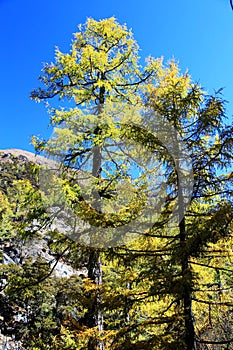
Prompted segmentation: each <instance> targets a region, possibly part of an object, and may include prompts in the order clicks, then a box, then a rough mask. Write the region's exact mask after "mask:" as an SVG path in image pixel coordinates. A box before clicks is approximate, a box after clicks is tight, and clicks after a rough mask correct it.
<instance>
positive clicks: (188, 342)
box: [179, 218, 195, 350]
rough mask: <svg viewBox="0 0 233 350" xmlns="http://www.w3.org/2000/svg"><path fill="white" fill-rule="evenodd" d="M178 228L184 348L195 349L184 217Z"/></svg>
mask: <svg viewBox="0 0 233 350" xmlns="http://www.w3.org/2000/svg"><path fill="white" fill-rule="evenodd" d="M179 228H180V244H181V246H182V250H183V259H182V262H181V269H182V278H183V283H184V285H183V307H184V328H185V336H184V339H185V346H186V350H195V331H194V324H193V313H192V286H191V280H190V271H189V264H188V256H187V254H186V252H185V248H186V247H185V246H186V232H185V218H183V219H182V220H181V222H180V225H179Z"/></svg>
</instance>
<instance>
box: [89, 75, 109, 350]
mask: <svg viewBox="0 0 233 350" xmlns="http://www.w3.org/2000/svg"><path fill="white" fill-rule="evenodd" d="M101 78H102V79H103V77H101ZM104 95H105V88H104V86H102V87H101V88H100V93H99V104H98V106H97V115H98V117H99V118H101V110H102V108H103V106H104ZM94 134H96V135H100V134H101V129H100V128H99V126H97V127H96V129H95V130H94ZM92 154H93V161H92V176H93V177H95V178H99V179H100V178H101V158H102V157H101V148H100V147H99V146H95V147H94V148H93V151H92ZM93 199H94V203H95V205H94V207H95V209H96V210H97V211H101V203H100V198H99V195H98V192H97V191H95V189H94V190H93ZM91 240H92V237H91ZM88 277H89V278H90V280H91V281H93V282H94V284H95V285H96V286H97V288H96V292H95V298H94V301H93V303H92V305H91V306H90V308H89V309H88V312H87V315H86V319H87V320H88V326H89V327H90V328H94V327H97V328H98V331H99V333H100V334H101V332H102V331H103V329H104V321H103V312H102V307H101V304H102V298H101V290H100V288H99V287H100V286H101V285H102V277H103V272H102V262H101V257H100V251H99V249H98V248H92V250H91V252H90V255H89V263H88ZM88 350H104V343H103V342H102V341H101V340H97V339H95V338H93V337H91V338H90V339H89V342H88Z"/></svg>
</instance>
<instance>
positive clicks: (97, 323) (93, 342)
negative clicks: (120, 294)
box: [86, 248, 104, 350]
mask: <svg viewBox="0 0 233 350" xmlns="http://www.w3.org/2000/svg"><path fill="white" fill-rule="evenodd" d="M88 277H89V278H90V279H91V280H92V281H93V282H94V283H95V285H96V286H100V285H101V284H102V263H101V259H100V252H99V250H97V249H94V248H93V249H92V250H91V252H90V255H89V263H88ZM101 301H102V300H101V294H100V289H99V288H96V292H95V297H94V301H93V303H92V305H91V306H90V308H89V309H88V312H87V314H86V320H87V326H88V327H89V328H94V327H98V331H99V332H102V331H103V313H102V310H101ZM96 349H98V350H104V344H103V342H101V341H99V340H97V339H95V338H92V337H91V338H90V340H89V342H88V350H96Z"/></svg>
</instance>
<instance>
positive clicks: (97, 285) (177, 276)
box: [31, 18, 233, 350]
mask: <svg viewBox="0 0 233 350" xmlns="http://www.w3.org/2000/svg"><path fill="white" fill-rule="evenodd" d="M40 80H41V83H42V87H40V88H38V89H35V90H34V91H33V92H32V95H31V96H32V98H33V99H35V100H37V101H46V102H48V101H50V100H54V101H55V102H54V106H53V107H51V109H50V113H51V124H52V125H53V126H55V133H54V135H53V137H52V138H51V139H50V140H47V141H46V140H38V139H36V138H34V143H35V146H36V148H37V150H39V151H44V152H45V153H47V154H48V155H50V156H52V157H54V158H55V159H58V160H59V161H60V163H62V166H63V167H62V170H61V176H60V180H59V181H60V184H61V186H60V187H59V186H58V189H59V190H60V191H61V193H64V195H65V197H66V200H67V201H68V203H69V205H70V208H71V209H72V210H71V212H72V213H71V216H72V215H73V212H74V213H75V214H77V217H79V218H81V219H82V222H83V223H84V224H83V227H81V226H80V225H77V226H76V232H75V233H74V234H73V236H72V235H71V237H73V239H74V240H77V241H79V242H81V244H83V245H85V244H86V245H87V246H89V248H88V249H87V250H88V252H89V261H88V277H89V279H90V280H91V281H92V284H93V286H94V287H93V286H92V287H93V288H92V289H91V292H90V294H89V296H90V301H91V302H89V303H88V307H87V311H86V313H85V315H84V316H83V317H82V325H83V326H84V327H87V329H88V332H87V333H86V334H87V335H88V337H89V340H88V344H87V348H88V350H94V349H99V350H103V349H104V347H106V348H108V347H109V346H111V349H122V348H123V349H144V350H145V349H148V350H149V349H164V350H168V349H174V348H176V349H186V350H195V349H196V348H197V344H201V341H202V342H203V344H204V340H203V339H201V337H200V339H199V336H198V334H197V333H198V332H197V326H196V324H198V322H197V321H195V322H194V319H195V320H196V318H195V317H194V316H195V315H194V311H193V309H195V310H196V309H197V308H198V306H197V305H196V304H197V303H198V302H200V298H199V297H198V296H199V295H198V290H197V289H198V288H197V285H198V281H199V280H200V279H199V278H198V273H199V271H198V270H197V269H196V270H195V266H199V265H198V264H205V265H208V264H206V263H205V258H206V256H207V255H208V254H209V252H210V250H211V248H210V245H211V244H213V245H214V244H217V242H219V241H220V240H221V239H226V238H227V237H228V236H230V234H231V223H232V200H231V195H232V178H233V177H232V176H231V174H228V173H227V171H228V167H229V166H230V164H231V162H232V144H233V140H232V127H230V126H225V124H224V120H223V119H224V113H225V111H224V101H222V99H221V96H220V95H218V94H216V95H213V96H208V95H207V94H205V93H204V91H203V90H202V89H201V87H200V86H199V85H198V84H194V83H192V82H191V80H190V77H189V75H188V74H180V72H179V69H178V67H177V64H176V63H175V62H174V61H171V62H170V64H169V65H168V66H166V67H164V66H163V64H162V60H154V59H152V58H149V59H148V62H147V65H146V67H145V68H144V69H142V68H141V66H140V65H139V56H138V46H137V44H136V42H135V40H134V39H133V36H132V33H131V31H129V30H128V29H127V28H126V26H121V25H119V24H118V23H117V22H116V20H115V18H110V19H106V20H101V21H95V20H93V19H88V20H87V22H86V24H85V25H83V26H80V27H79V31H78V32H77V33H75V34H74V39H73V42H72V46H71V50H70V52H69V53H62V52H61V51H60V50H59V49H57V50H56V55H55V62H54V63H50V64H46V65H45V66H44V68H43V73H42V75H41V77H40ZM59 104H61V107H59ZM157 124H159V127H158V128H156V126H157ZM140 126H143V127H140ZM150 130H152V131H153V130H154V131H155V133H153V132H150ZM156 132H157V135H156ZM126 140H128V141H129V142H128V141H126ZM133 142H134V144H133ZM174 144H175V145H176V146H174ZM183 145H185V149H186V152H187V154H188V158H189V159H188V162H189V163H190V164H191V168H192V172H193V175H192V176H193V177H192V176H191V173H190V172H189V170H187V164H185V161H187V159H184V160H183V161H182V160H180V161H179V159H178V158H179V156H180V155H182V154H183V153H182V152H181V150H180V148H182V146H183ZM141 146H142V147H141ZM174 148H175V150H177V152H178V153H177V152H174ZM176 148H177V149H176ZM137 161H138V163H144V164H146V165H147V169H146V170H147V173H148V174H149V177H147V176H146V175H148V174H146V175H145V174H143V173H141V170H140V169H138V168H137V165H136V164H137ZM153 161H154V163H153ZM150 162H152V163H150ZM159 162H160V163H159ZM152 164H153V166H152ZM159 164H161V165H159ZM190 164H189V165H190ZM182 167H183V168H182ZM81 170H84V171H83V172H81V175H80V171H81ZM161 171H162V173H163V174H162V175H163V179H165V180H164V181H163V188H162V189H160V188H159V183H158V181H157V182H156V181H155V180H154V179H153V176H151V174H153V173H156V174H157V175H158V174H161ZM185 172H187V174H188V175H190V176H191V177H192V179H191V182H192V181H193V191H192V192H190V187H189V186H188V189H187V188H183V187H185V186H184V183H185V182H183V180H184V179H182V174H184V173H185ZM188 177H189V176H188ZM148 178H149V180H148ZM46 180H48V187H51V184H52V182H50V179H48V178H47V177H46ZM59 181H57V179H56V178H55V180H54V183H53V184H55V183H56V182H59ZM77 182H78V185H77ZM86 184H87V185H86ZM88 184H91V185H88ZM119 189H120V190H121V194H119ZM160 190H161V191H162V190H163V196H164V198H163V201H162V202H161V203H160V198H157V199H156V200H157V202H156V201H154V202H153V197H155V196H157V197H160V196H159V194H161V193H162V192H160ZM186 190H187V192H189V193H186ZM129 194H130V196H129ZM186 195H187V198H188V200H189V203H187V198H186ZM128 197H129V198H128ZM147 198H149V203H147ZM110 201H114V204H115V207H114V208H113V206H112V205H111V204H110ZM58 202H59V200H58ZM151 203H153V204H155V206H156V205H157V207H159V208H160V206H161V212H158V210H155V213H154V214H152V215H149V214H151V212H150V211H148V212H147V211H145V213H146V215H145V220H146V216H147V215H148V216H150V223H151V225H150V227H148V225H147V224H146V223H145V222H144V221H143V215H142V213H143V212H144V210H145V206H146V205H148V206H150V205H151V206H152V207H153V205H152V204H151ZM187 204H190V206H189V208H188V210H186V211H185V209H187ZM59 210H60V209H59ZM109 210H110V211H109ZM106 211H107V213H110V214H106ZM138 215H139V216H140V215H141V216H142V225H141V226H140V225H139V226H137V224H135V227H132V226H130V225H129V226H127V225H128V224H129V223H130V222H132V225H134V223H135V218H137V216H138ZM72 220H73V221H72ZM71 221H72V224H73V227H74V226H75V225H76V216H75V219H72V218H70V220H69V219H68V221H67V222H68V224H69V223H70V222H71ZM122 227H123V229H122ZM124 227H126V229H128V232H127V233H129V234H131V233H136V235H138V236H137V237H138V238H135V237H136V236H133V237H134V241H133V242H130V243H129V244H128V246H127V245H123V246H122V247H120V248H111V249H109V250H108V251H107V252H106V247H109V246H111V247H114V246H117V245H121V244H124V243H127V240H126V241H124V239H122V233H123V232H124ZM142 228H145V230H144V231H143V230H142ZM104 230H106V231H104ZM81 231H83V232H82V234H81V233H80V232H81ZM104 232H107V233H104ZM118 235H119V236H118ZM213 250H214V248H213ZM103 251H105V253H106V255H105V259H107V258H106V257H109V261H110V260H111V259H113V260H114V259H115V260H114V263H113V265H112V266H111V268H110V270H112V271H114V269H116V261H119V262H120V268H119V270H120V271H121V274H120V276H118V277H119V279H118V277H115V280H112V276H108V277H107V276H104V277H105V280H106V281H108V282H109V285H107V286H104V287H102V280H103V272H102V268H103V266H102V259H101V257H103V255H101V252H103ZM210 254H212V253H211V252H210ZM213 254H214V253H213ZM110 256H111V257H110ZM213 256H214V255H213ZM113 257H114V258H113ZM126 265H127V266H126ZM209 265H210V266H211V264H209ZM104 268H105V270H106V273H107V271H108V268H107V267H106V266H104ZM210 268H211V267H210ZM113 276H114V274H113ZM117 280H119V283H122V281H124V287H122V285H120V286H119V288H118V295H117V292H116V293H115V294H114V292H113V293H112V294H111V293H110V292H109V287H110V286H114V288H116V282H117ZM146 282H147V285H146ZM106 290H108V293H109V295H111V296H112V298H113V300H115V301H117V302H116V305H117V306H116V307H115V306H113V305H112V308H113V309H114V312H115V315H122V314H123V318H124V321H123V323H122V324H123V326H122V327H121V329H117V330H116V328H117V326H113V325H111V326H110V333H109V334H111V336H112V338H113V339H112V340H111V339H108V340H107V342H106V341H105V340H106V337H105V336H106V331H104V325H105V326H106V323H105V322H104V317H103V316H104V315H103V304H104V305H106V304H107V303H109V300H106V295H104V294H103V293H105V292H106ZM93 295H94V297H93ZM204 301H206V300H204ZM195 303H196V304H195ZM109 310H111V305H108V312H110V314H111V311H109ZM114 312H113V313H114ZM105 314H106V313H105ZM145 315H147V316H145ZM114 317H115V316H114V315H113V314H112V315H111V316H110V317H109V322H110V323H111V322H112V324H113V323H114V322H113V320H114ZM89 330H90V332H89ZM96 331H97V332H96ZM106 344H107V345H106Z"/></svg>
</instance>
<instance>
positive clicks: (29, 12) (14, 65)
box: [0, 0, 233, 151]
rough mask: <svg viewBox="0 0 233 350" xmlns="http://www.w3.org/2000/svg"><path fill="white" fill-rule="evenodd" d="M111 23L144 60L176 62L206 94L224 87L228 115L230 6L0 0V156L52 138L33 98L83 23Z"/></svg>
mask: <svg viewBox="0 0 233 350" xmlns="http://www.w3.org/2000/svg"><path fill="white" fill-rule="evenodd" d="M113 15H114V16H115V17H116V18H117V19H118V21H119V22H120V23H126V24H127V25H128V27H129V28H132V30H133V32H134V36H135V39H136V40H137V42H138V44H139V46H140V48H141V56H142V57H146V56H148V55H152V56H154V57H160V56H164V58H165V60H168V59H169V58H172V57H174V58H175V59H176V60H177V61H179V64H180V67H181V69H182V71H185V70H186V69H188V70H189V72H190V74H191V76H192V78H193V80H194V81H197V82H199V83H200V84H201V85H202V86H203V87H204V88H205V89H206V90H207V91H208V92H209V93H213V91H214V90H218V89H219V88H221V87H224V91H223V96H224V98H225V99H226V100H227V101H229V103H228V104H227V115H228V116H229V118H230V120H232V115H233V11H231V8H230V1H229V0H167V1H162V0H143V1H137V0H118V1H109V0H99V1H94V0H88V1H86V2H84V1H83V0H66V1H64V0H56V1H55V0H40V1H36V2H33V1H32V0H21V1H19V0H0V23H1V31H0V36H1V37H0V39H1V54H0V75H1V86H0V89H1V94H0V102H1V103H0V118H1V124H0V125H1V128H0V149H6V148H22V149H25V150H29V151H33V147H32V146H31V145H30V137H31V135H38V134H40V135H41V136H44V137H49V136H50V134H51V130H50V129H48V127H47V125H48V122H49V118H48V114H47V112H46V109H45V107H44V105H43V103H41V104H37V103H36V102H34V101H31V100H30V98H29V95H30V91H31V90H32V89H33V88H35V87H37V86H38V85H39V82H38V80H37V78H38V76H39V74H40V71H41V68H42V65H43V63H44V62H51V61H53V57H54V48H55V46H58V47H59V48H60V49H61V50H62V51H68V50H69V48H70V43H71V40H72V33H74V32H75V31H77V25H78V24H79V23H84V22H85V21H86V19H87V18H88V17H92V18H94V19H96V20H98V19H102V18H107V17H111V16H113Z"/></svg>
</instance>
